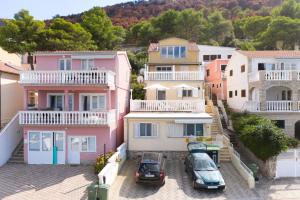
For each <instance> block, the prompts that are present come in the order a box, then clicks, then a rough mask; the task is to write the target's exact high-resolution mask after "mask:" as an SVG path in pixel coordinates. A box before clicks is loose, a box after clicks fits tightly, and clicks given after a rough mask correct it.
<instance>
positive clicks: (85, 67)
mask: <svg viewBox="0 0 300 200" xmlns="http://www.w3.org/2000/svg"><path fill="white" fill-rule="evenodd" d="M83 61H86V63H85V65H86V66H84V65H83V63H84V62H83ZM90 63H92V67H91V68H90V67H89V64H90ZM80 66H81V70H93V69H95V59H93V58H92V59H90V58H87V59H80Z"/></svg>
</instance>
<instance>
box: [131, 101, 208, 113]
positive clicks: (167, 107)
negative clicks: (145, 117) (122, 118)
mask: <svg viewBox="0 0 300 200" xmlns="http://www.w3.org/2000/svg"><path fill="white" fill-rule="evenodd" d="M130 111H157V112H204V111H205V102H204V100H197V101H191V100H131V101H130Z"/></svg>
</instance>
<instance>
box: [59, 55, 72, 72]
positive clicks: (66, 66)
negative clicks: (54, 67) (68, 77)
mask: <svg viewBox="0 0 300 200" xmlns="http://www.w3.org/2000/svg"><path fill="white" fill-rule="evenodd" d="M71 62H72V60H71V59H70V58H66V59H60V60H59V70H71Z"/></svg>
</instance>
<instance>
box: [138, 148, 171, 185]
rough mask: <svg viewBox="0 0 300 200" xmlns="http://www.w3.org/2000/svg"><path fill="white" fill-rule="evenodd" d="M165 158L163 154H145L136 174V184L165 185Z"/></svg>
mask: <svg viewBox="0 0 300 200" xmlns="http://www.w3.org/2000/svg"><path fill="white" fill-rule="evenodd" d="M165 158H166V157H165V156H163V155H162V154H161V153H144V154H143V156H142V159H140V161H139V163H138V167H137V170H136V172H135V182H136V183H153V184H158V185H163V184H164V183H165V175H166V173H165Z"/></svg>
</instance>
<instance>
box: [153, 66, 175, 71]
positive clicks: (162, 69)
mask: <svg viewBox="0 0 300 200" xmlns="http://www.w3.org/2000/svg"><path fill="white" fill-rule="evenodd" d="M156 71H159V72H161V71H163V72H164V71H172V67H156Z"/></svg>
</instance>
